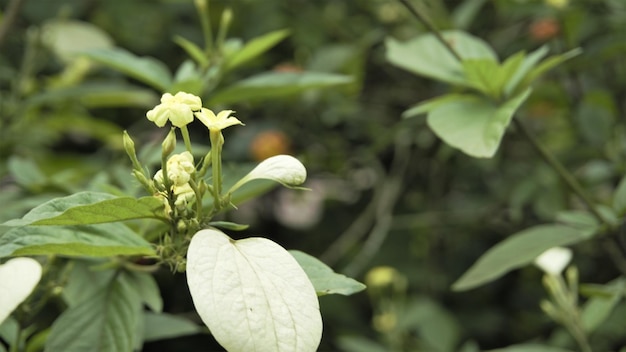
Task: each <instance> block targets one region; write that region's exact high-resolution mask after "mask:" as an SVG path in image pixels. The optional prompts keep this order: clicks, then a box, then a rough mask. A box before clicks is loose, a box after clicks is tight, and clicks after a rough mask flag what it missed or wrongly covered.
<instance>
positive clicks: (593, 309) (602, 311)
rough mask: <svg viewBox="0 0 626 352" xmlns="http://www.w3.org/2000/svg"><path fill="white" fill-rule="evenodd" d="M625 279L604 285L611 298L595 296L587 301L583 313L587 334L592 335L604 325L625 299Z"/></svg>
mask: <svg viewBox="0 0 626 352" xmlns="http://www.w3.org/2000/svg"><path fill="white" fill-rule="evenodd" d="M625 287H626V282H625V280H624V279H621V278H620V279H617V280H613V282H611V283H609V284H606V285H604V287H603V288H604V290H605V292H609V293H610V296H609V297H606V296H595V297H592V298H590V299H589V300H587V302H585V305H584V307H583V309H582V312H581V316H580V318H581V320H582V323H583V327H584V329H585V331H586V332H587V333H591V332H593V331H594V330H596V328H598V326H600V324H602V323H603V322H604V321H605V320H606V319H607V318H608V317H609V316H610V315H611V313H612V312H613V309H614V308H615V306H617V304H618V303H619V302H620V301H621V300H622V298H623V297H624V288H625Z"/></svg>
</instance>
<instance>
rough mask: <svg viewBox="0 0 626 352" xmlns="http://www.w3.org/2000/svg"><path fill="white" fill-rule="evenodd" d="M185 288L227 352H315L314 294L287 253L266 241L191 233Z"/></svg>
mask: <svg viewBox="0 0 626 352" xmlns="http://www.w3.org/2000/svg"><path fill="white" fill-rule="evenodd" d="M187 283H188V285H189V291H190V292H191V297H192V298H193V303H194V306H195V307H196V310H197V312H198V314H199V315H200V317H201V318H202V321H203V322H204V323H205V324H206V325H207V326H208V327H209V329H210V330H211V333H212V334H213V336H214V337H215V339H216V340H217V341H218V342H219V343H220V344H221V345H222V346H223V347H224V348H225V349H226V350H227V351H230V352H239V351H241V352H255V351H256V352H271V351H284V352H298V351H315V350H316V349H317V346H318V345H319V342H320V339H321V336H322V317H321V315H320V311H319V302H318V300H317V296H316V293H315V289H314V288H313V285H312V284H311V281H309V279H308V277H307V275H306V273H305V272H304V270H303V269H302V268H301V267H300V265H299V264H298V262H297V261H296V260H295V259H294V258H293V257H292V256H291V254H289V252H287V251H286V250H285V249H284V248H283V247H281V246H279V245H278V244H276V243H274V242H272V241H270V240H268V239H266V238H259V237H253V238H247V239H243V240H237V241H236V240H233V239H231V238H230V237H228V236H227V235H225V234H224V233H222V232H221V231H218V230H216V229H206V230H201V231H199V232H197V233H196V234H195V235H194V237H193V238H192V239H191V243H190V244H189V249H188V252H187Z"/></svg>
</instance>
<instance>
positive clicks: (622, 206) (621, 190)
mask: <svg viewBox="0 0 626 352" xmlns="http://www.w3.org/2000/svg"><path fill="white" fill-rule="evenodd" d="M613 210H615V212H616V213H617V214H618V215H622V214H624V212H626V176H624V177H623V178H622V180H621V181H620V182H619V185H618V186H617V189H615V193H613Z"/></svg>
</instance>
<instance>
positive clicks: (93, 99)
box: [26, 83, 159, 108]
mask: <svg viewBox="0 0 626 352" xmlns="http://www.w3.org/2000/svg"><path fill="white" fill-rule="evenodd" d="M158 101H159V97H157V96H156V94H154V92H153V91H151V90H148V89H145V88H140V87H136V86H132V85H129V84H127V83H106V84H103V83H83V84H80V85H77V86H72V87H68V88H60V89H54V90H50V91H46V92H43V93H41V94H38V95H35V96H34V97H32V98H31V99H29V100H28V101H27V102H26V104H27V107H30V108H33V107H37V106H40V105H53V104H58V103H60V102H79V103H80V104H83V105H85V106H86V107H90V108H102V107H139V108H149V107H153V106H154V105H155V104H156V103H158Z"/></svg>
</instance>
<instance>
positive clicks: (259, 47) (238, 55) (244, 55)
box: [224, 29, 290, 71]
mask: <svg viewBox="0 0 626 352" xmlns="http://www.w3.org/2000/svg"><path fill="white" fill-rule="evenodd" d="M289 33H290V31H289V30H288V29H279V30H276V31H273V32H270V33H266V34H263V35H261V36H259V37H257V38H254V39H252V40H250V41H249V42H247V43H246V44H245V45H244V46H243V48H241V49H239V50H237V51H236V52H235V53H233V54H232V55H231V56H230V57H227V58H226V61H225V62H224V70H225V71H230V70H232V69H234V68H236V67H237V66H241V65H243V64H244V63H246V62H248V61H250V60H252V59H254V58H256V57H258V56H259V55H261V54H263V53H264V52H266V51H267V50H269V49H270V48H271V47H273V46H274V45H276V44H278V43H279V42H280V41H282V40H283V39H285V38H286V37H287V36H288V35H289Z"/></svg>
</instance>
